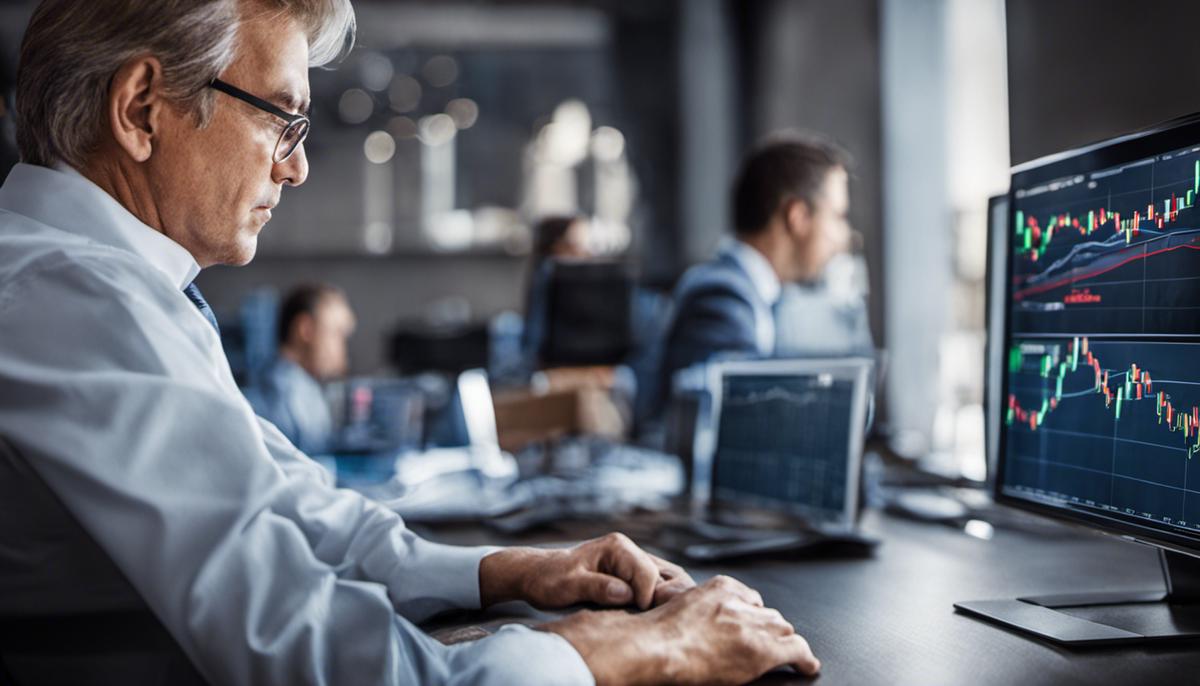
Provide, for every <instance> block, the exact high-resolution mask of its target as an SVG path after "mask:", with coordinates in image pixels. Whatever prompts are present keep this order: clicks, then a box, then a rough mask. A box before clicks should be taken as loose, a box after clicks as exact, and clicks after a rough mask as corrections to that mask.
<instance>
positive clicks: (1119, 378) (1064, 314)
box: [956, 116, 1200, 644]
mask: <svg viewBox="0 0 1200 686" xmlns="http://www.w3.org/2000/svg"><path fill="white" fill-rule="evenodd" d="M1198 195H1200V116H1192V117H1188V118H1185V119H1181V120H1176V121H1174V122H1171V123H1169V124H1166V125H1163V126H1160V127H1156V128H1154V129H1152V130H1148V131H1145V132H1139V133H1136V134H1131V135H1128V136H1123V137H1120V138H1117V139H1113V140H1110V141H1105V142H1103V143H1099V144H1096V145H1092V146H1089V147H1087V148H1083V149H1079V150H1073V151H1070V152H1065V153H1061V154H1058V155H1054V156H1052V157H1048V158H1045V159H1041V160H1036V161H1034V162H1029V163H1026V164H1023V165H1020V166H1018V167H1016V168H1014V169H1013V172H1012V179H1011V187H1010V191H1009V210H1008V229H1007V230H1006V231H1005V236H1006V246H1005V254H1006V256H1007V258H1008V260H1007V261H1008V266H1007V271H1006V277H1007V278H1006V279H1005V288H1004V292H1003V300H1004V322H1003V323H1004V325H1003V326H1002V327H999V326H998V327H993V328H992V330H991V331H990V332H989V333H990V336H989V337H990V339H991V342H992V345H993V346H998V348H999V350H1000V351H1002V354H1000V355H995V356H992V359H991V360H990V361H991V364H992V365H993V369H992V372H993V375H994V376H995V377H997V378H999V379H1000V383H1001V402H1000V404H999V407H998V408H994V411H993V412H992V413H991V416H989V421H990V422H991V423H992V429H993V430H994V431H996V432H997V436H998V445H997V466H996V472H997V473H996V478H995V485H994V492H995V497H996V500H997V501H998V502H1000V503H1003V504H1007V505H1012V506H1014V507H1019V508H1022V509H1026V510H1031V511H1034V512H1037V513H1040V514H1044V515H1049V516H1051V517H1056V518H1059V519H1065V520H1068V521H1071V522H1074V523H1077V524H1082V525H1085V526H1089V527H1093V528H1096V529H1099V530H1101V531H1104V532H1109V533H1113V534H1117V535H1119V536H1122V537H1125V538H1127V539H1129V540H1134V541H1139V542H1145V543H1149V544H1151V545H1154V546H1157V547H1158V548H1159V551H1160V557H1161V560H1162V568H1163V572H1164V575H1165V578H1166V589H1167V592H1166V593H1165V594H1164V593H1163V592H1162V591H1155V592H1150V593H1143V592H1139V593H1123V592H1111V593H1105V594H1100V595H1088V594H1071V595H1068V596H1057V597H1032V598H1024V599H1018V600H1000V601H979V602H969V603H959V604H957V605H956V607H958V608H959V609H960V610H962V611H964V612H969V613H974V614H977V615H981V616H983V617H986V618H989V619H991V620H994V621H997V622H1000V623H1003V624H1006V625H1008V626H1012V627H1016V628H1019V629H1022V630H1025V631H1028V632H1031V633H1034V634H1036V635H1039V636H1041V637H1044V638H1047V639H1050V640H1053V641H1057V642H1061V643H1071V644H1082V643H1110V642H1126V641H1146V640H1156V639H1166V638H1180V637H1200V611H1198V610H1200V605H1198V604H1197V603H1198V602H1200V559H1197V557H1196V556H1197V555H1200V460H1197V459H1194V458H1196V457H1198V456H1200V431H1198V430H1200V362H1198V361H1200V209H1197V208H1196V204H1197V201H1198ZM996 365H999V366H1000V368H999V369H995V366H996ZM1080 571H1081V572H1085V571H1086V570H1080Z"/></svg>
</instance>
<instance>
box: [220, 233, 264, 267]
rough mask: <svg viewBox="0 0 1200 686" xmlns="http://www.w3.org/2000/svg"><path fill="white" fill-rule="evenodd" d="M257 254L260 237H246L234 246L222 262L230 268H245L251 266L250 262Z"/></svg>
mask: <svg viewBox="0 0 1200 686" xmlns="http://www.w3.org/2000/svg"><path fill="white" fill-rule="evenodd" d="M256 252H258V236H257V235H251V236H246V237H244V238H242V239H241V240H239V241H238V242H237V243H235V244H234V245H233V246H232V249H231V250H230V251H229V254H227V255H226V256H225V259H223V260H221V264H224V265H228V266H230V267H244V266H246V265H247V264H250V260H253V259H254V255H255V253H256Z"/></svg>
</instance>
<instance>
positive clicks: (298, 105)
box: [271, 90, 310, 116]
mask: <svg viewBox="0 0 1200 686" xmlns="http://www.w3.org/2000/svg"><path fill="white" fill-rule="evenodd" d="M271 100H272V101H273V102H274V103H275V104H276V105H278V106H279V107H280V108H282V109H284V110H287V111H288V112H299V113H300V114H303V115H305V116H308V113H309V109H310V104H309V103H308V102H305V101H302V100H301V99H300V98H299V97H298V96H297V95H296V94H295V93H293V92H291V91H289V90H281V91H276V92H275V95H273V96H271Z"/></svg>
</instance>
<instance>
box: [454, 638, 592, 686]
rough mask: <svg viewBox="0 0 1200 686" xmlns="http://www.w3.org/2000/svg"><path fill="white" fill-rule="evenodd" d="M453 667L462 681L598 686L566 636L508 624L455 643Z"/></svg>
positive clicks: (472, 682)
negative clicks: (474, 640) (481, 635)
mask: <svg viewBox="0 0 1200 686" xmlns="http://www.w3.org/2000/svg"><path fill="white" fill-rule="evenodd" d="M453 648H454V652H453V653H452V655H451V658H450V663H451V665H450V666H451V669H452V670H453V672H454V673H455V674H456V676H458V677H460V678H461V679H462V682H463V683H469V684H524V685H525V686H539V685H541V684H548V685H549V684H553V685H554V686H562V685H567V684H569V685H571V686H574V685H575V684H578V685H579V686H595V683H596V680H595V678H594V677H593V676H592V672H591V670H590V669H588V666H587V663H586V662H584V661H583V657H582V656H580V654H579V652H578V651H577V650H575V647H574V646H572V645H571V643H570V642H569V641H567V639H565V638H563V637H562V636H559V635H558V634H554V633H550V632H548V631H536V630H533V629H530V628H529V627H526V626H523V625H520V624H509V625H506V626H504V627H503V628H501V629H500V630H499V631H497V632H496V633H495V634H493V635H492V636H489V637H487V638H485V639H482V640H479V641H476V642H474V643H468V644H461V645H460V646H454V647H453Z"/></svg>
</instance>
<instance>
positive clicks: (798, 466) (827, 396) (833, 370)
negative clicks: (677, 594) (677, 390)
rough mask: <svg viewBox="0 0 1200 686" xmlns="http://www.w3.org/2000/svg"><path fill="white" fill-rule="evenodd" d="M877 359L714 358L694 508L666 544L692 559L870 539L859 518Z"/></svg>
mask: <svg viewBox="0 0 1200 686" xmlns="http://www.w3.org/2000/svg"><path fill="white" fill-rule="evenodd" d="M873 364H874V362H873V360H871V359H870V358H859V357H852V358H832V359H804V360H756V361H732V362H721V363H716V364H713V365H711V367H710V370H709V374H710V376H709V390H710V393H711V397H712V402H711V403H710V411H709V415H708V417H707V421H702V422H698V424H699V426H698V427H697V436H696V439H695V443H696V464H695V468H694V472H693V488H692V491H693V513H694V516H693V517H692V518H690V520H689V521H688V523H687V525H686V527H684V529H685V530H683V531H680V530H678V529H677V530H676V531H675V532H674V533H675V539H674V541H673V542H665V543H664V545H665V546H666V547H670V548H673V549H675V550H676V551H678V552H680V553H682V554H683V555H685V556H686V557H688V558H691V559H693V560H716V559H724V558H729V557H736V556H741V555H749V554H755V553H766V552H796V551H808V550H812V549H816V548H823V547H838V548H848V549H850V551H851V552H864V551H866V550H869V549H870V548H871V547H873V546H874V545H875V541H874V540H872V539H870V538H869V537H866V536H863V535H862V534H861V533H859V531H858V526H857V525H858V515H859V511H860V506H859V505H860V502H859V499H860V495H861V489H860V485H861V477H862V451H863V433H864V431H865V427H866V422H867V407H868V400H869V397H870V383H871V378H872V377H871V371H872V368H873Z"/></svg>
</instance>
